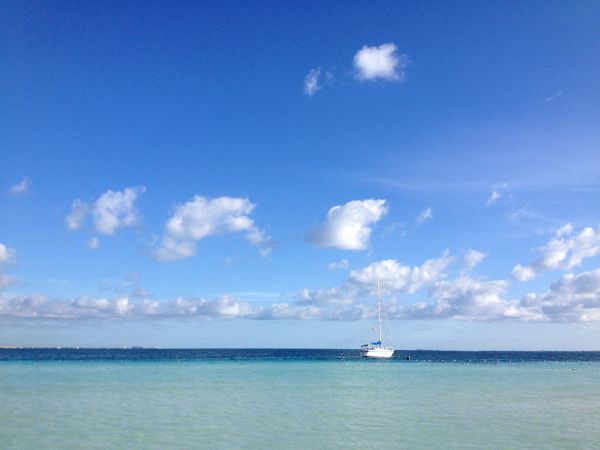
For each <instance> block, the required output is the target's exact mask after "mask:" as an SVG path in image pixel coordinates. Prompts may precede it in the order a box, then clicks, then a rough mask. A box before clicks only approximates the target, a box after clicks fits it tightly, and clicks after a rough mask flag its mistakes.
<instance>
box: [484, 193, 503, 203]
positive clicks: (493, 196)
mask: <svg viewBox="0 0 600 450" xmlns="http://www.w3.org/2000/svg"><path fill="white" fill-rule="evenodd" d="M501 198H502V194H501V193H500V192H498V191H492V193H491V194H490V196H489V198H488V200H487V204H488V205H493V204H494V203H496V202H497V201H498V200H500V199H501Z"/></svg>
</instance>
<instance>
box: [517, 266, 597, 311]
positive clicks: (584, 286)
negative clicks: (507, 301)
mask: <svg viewBox="0 0 600 450" xmlns="http://www.w3.org/2000/svg"><path fill="white" fill-rule="evenodd" d="M521 306H523V307H525V308H528V309H530V310H533V311H535V312H537V314H538V316H539V317H541V318H542V320H548V321H554V322H597V321H600V269H596V270H592V271H590V272H584V273H582V274H579V275H574V274H566V275H563V276H562V277H561V278H560V279H559V280H558V281H557V282H556V283H554V284H552V286H551V287H550V289H549V290H548V291H547V292H545V293H543V294H537V293H531V294H528V295H526V296H525V297H524V298H523V299H522V300H521Z"/></svg>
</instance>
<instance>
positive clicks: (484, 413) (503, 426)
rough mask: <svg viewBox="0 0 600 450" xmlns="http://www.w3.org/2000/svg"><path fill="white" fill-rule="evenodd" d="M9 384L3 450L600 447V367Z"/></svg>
mask: <svg viewBox="0 0 600 450" xmlns="http://www.w3.org/2000/svg"><path fill="white" fill-rule="evenodd" d="M573 369H575V370H573ZM0 386H1V388H0V389H1V390H0V424H1V427H0V443H1V446H0V447H1V448H7V449H32V448H56V449H58V448H70V449H100V448H145V449H152V448H269V449H271V448H314V449H320V448H339V449H347V448H356V449H366V448H390V449H397V448H456V449H468V448H515V449H516V448H519V449H525V448H528V449H542V448H544V449H550V448H557V449H558V448H560V449H564V448H569V449H575V448H581V449H584V448H585V449H588V448H589V449H593V448H598V447H599V446H600V364H598V363H561V362H550V363H526V364H523V363H520V364H452V363H425V362H421V363H404V364H402V363H394V364H390V363H387V362H385V361H381V362H373V361H362V360H358V361H347V362H344V361H241V362H240V361H222V362H221V361H215V360H211V361H184V362H173V361H160V362H141V361H136V362H131V361H123V362H120V361H94V362H93V361H85V362H73V361H42V362H14V361H10V362H1V363H0Z"/></svg>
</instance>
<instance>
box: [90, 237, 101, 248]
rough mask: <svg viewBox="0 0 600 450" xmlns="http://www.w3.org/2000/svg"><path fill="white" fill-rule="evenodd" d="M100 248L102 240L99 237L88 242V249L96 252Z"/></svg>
mask: <svg viewBox="0 0 600 450" xmlns="http://www.w3.org/2000/svg"><path fill="white" fill-rule="evenodd" d="M98 247H100V240H99V239H98V238H97V237H93V238H90V240H89V241H87V248H89V249H90V250H96V249H97V248H98Z"/></svg>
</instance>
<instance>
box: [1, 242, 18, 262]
mask: <svg viewBox="0 0 600 450" xmlns="http://www.w3.org/2000/svg"><path fill="white" fill-rule="evenodd" d="M16 255H17V251H16V250H15V249H14V248H8V247H7V246H6V245H4V244H0V263H14V262H15V260H16Z"/></svg>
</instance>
